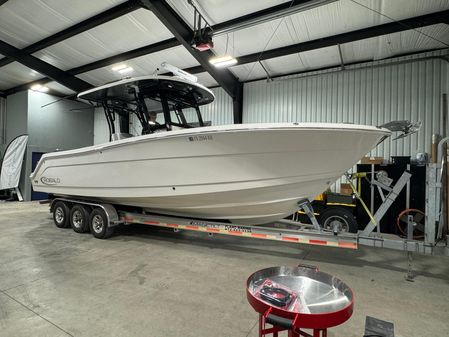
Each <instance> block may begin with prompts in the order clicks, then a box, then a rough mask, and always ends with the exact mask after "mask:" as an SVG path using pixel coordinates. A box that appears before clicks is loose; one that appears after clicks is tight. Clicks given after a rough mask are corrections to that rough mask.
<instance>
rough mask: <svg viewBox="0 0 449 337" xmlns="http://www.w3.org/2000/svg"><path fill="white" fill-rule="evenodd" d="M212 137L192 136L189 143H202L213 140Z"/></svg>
mask: <svg viewBox="0 0 449 337" xmlns="http://www.w3.org/2000/svg"><path fill="white" fill-rule="evenodd" d="M213 139H214V138H213V137H212V135H199V136H190V137H189V142H202V141H205V140H213Z"/></svg>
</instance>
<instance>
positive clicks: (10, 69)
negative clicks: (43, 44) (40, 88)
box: [0, 62, 43, 90]
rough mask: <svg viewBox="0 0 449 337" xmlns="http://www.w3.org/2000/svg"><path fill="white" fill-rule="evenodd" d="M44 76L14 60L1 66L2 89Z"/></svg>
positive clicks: (0, 88) (0, 82)
mask: <svg viewBox="0 0 449 337" xmlns="http://www.w3.org/2000/svg"><path fill="white" fill-rule="evenodd" d="M42 77H43V76H42V75H41V74H39V73H38V72H36V71H34V70H32V69H30V68H28V67H25V66H23V65H21V64H20V63H18V62H12V63H10V64H8V65H6V66H4V67H1V68H0V90H5V89H9V88H12V87H15V86H17V85H20V84H23V83H28V82H31V81H35V80H38V79H40V78H42Z"/></svg>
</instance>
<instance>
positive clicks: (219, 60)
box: [209, 55, 237, 68]
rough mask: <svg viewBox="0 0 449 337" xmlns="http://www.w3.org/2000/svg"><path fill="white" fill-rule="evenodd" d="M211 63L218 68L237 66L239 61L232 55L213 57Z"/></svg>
mask: <svg viewBox="0 0 449 337" xmlns="http://www.w3.org/2000/svg"><path fill="white" fill-rule="evenodd" d="M209 63H211V64H213V65H214V66H215V67H217V68H224V67H229V66H232V65H234V64H237V59H236V58H235V57H232V56H231V55H225V56H220V57H213V58H211V59H210V60H209Z"/></svg>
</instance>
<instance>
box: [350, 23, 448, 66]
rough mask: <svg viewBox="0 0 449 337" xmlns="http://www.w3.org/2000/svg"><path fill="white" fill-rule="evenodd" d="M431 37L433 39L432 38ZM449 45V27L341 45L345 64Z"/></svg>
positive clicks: (402, 33) (430, 28) (424, 29)
mask: <svg viewBox="0 0 449 337" xmlns="http://www.w3.org/2000/svg"><path fill="white" fill-rule="evenodd" d="M430 36H431V37H432V38H430ZM448 45H449V26H448V25H445V24H439V25H433V26H428V27H424V28H421V29H419V32H418V31H415V30H408V31H404V32H400V33H394V34H388V35H384V36H380V37H374V38H370V39H365V40H361V41H355V42H351V43H346V44H343V45H341V49H342V54H343V59H344V61H345V63H352V62H358V61H366V60H379V59H383V58H386V57H391V56H395V55H400V54H405V53H411V52H418V51H424V50H429V49H436V48H444V47H447V46H448Z"/></svg>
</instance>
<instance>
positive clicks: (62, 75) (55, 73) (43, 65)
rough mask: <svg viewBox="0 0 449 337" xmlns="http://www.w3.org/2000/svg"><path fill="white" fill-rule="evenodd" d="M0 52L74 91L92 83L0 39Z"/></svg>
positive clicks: (85, 88) (84, 88)
mask: <svg viewBox="0 0 449 337" xmlns="http://www.w3.org/2000/svg"><path fill="white" fill-rule="evenodd" d="M0 54H2V55H5V56H7V57H9V58H11V59H13V60H14V61H17V62H19V63H21V64H23V65H24V66H27V67H28V68H31V69H33V70H35V71H37V72H38V73H41V74H43V75H45V76H48V77H49V78H51V79H52V80H54V81H56V82H59V83H61V84H62V85H64V86H66V87H67V88H69V89H71V90H74V91H76V92H78V91H83V90H87V89H89V88H92V85H91V84H90V83H87V82H85V81H83V80H81V79H79V78H77V77H75V76H73V75H70V74H68V73H67V72H65V71H62V70H61V69H59V68H56V67H55V66H52V65H51V64H48V63H47V62H44V61H42V60H40V59H38V58H37V57H34V56H32V55H29V54H26V53H24V52H22V51H21V50H20V49H18V48H16V47H14V46H11V45H10V44H8V43H6V42H4V41H0Z"/></svg>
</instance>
